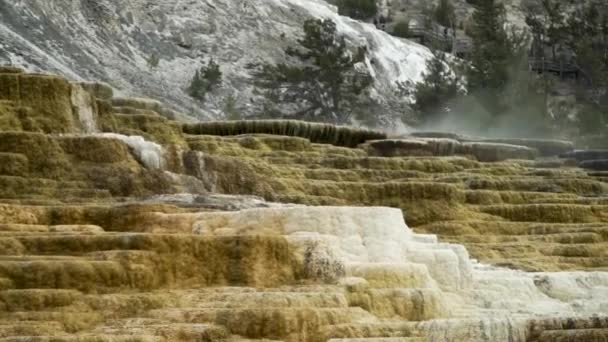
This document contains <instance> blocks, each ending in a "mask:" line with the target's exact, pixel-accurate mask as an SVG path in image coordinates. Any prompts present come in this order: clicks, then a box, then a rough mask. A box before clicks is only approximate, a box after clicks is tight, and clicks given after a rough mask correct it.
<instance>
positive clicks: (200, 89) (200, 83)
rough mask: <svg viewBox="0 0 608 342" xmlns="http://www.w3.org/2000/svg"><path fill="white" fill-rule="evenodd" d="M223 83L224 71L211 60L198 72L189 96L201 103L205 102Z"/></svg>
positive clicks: (189, 88) (189, 90)
mask: <svg viewBox="0 0 608 342" xmlns="http://www.w3.org/2000/svg"><path fill="white" fill-rule="evenodd" d="M221 83H222V71H221V70H220V66H219V64H217V63H216V62H215V61H214V60H213V59H210V60H209V62H208V63H207V65H204V66H202V67H201V68H200V69H199V70H197V71H196V73H195V74H194V77H192V81H191V82H190V86H189V87H188V94H189V95H190V96H191V97H193V98H195V99H197V100H200V101H205V97H206V96H207V93H209V92H211V91H212V90H213V89H215V88H216V87H217V86H219V85H220V84H221Z"/></svg>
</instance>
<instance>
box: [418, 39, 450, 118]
mask: <svg viewBox="0 0 608 342" xmlns="http://www.w3.org/2000/svg"><path fill="white" fill-rule="evenodd" d="M433 54H434V56H433V58H432V59H430V60H428V61H427V63H426V70H427V71H426V72H425V73H424V76H423V81H422V82H420V83H418V84H416V87H415V89H414V99H415V103H414V105H413V108H414V109H415V110H416V111H417V113H418V114H419V115H420V116H421V117H422V120H423V121H429V120H432V119H435V118H436V117H437V116H438V115H440V114H442V113H446V112H447V111H449V109H448V107H449V102H450V101H451V100H453V99H454V98H455V97H457V96H458V95H461V92H460V91H459V86H458V78H457V76H456V75H455V74H454V73H453V71H452V70H451V68H450V63H449V61H448V58H447V54H446V53H445V52H443V51H440V50H435V51H434V53H433ZM454 69H455V68H454Z"/></svg>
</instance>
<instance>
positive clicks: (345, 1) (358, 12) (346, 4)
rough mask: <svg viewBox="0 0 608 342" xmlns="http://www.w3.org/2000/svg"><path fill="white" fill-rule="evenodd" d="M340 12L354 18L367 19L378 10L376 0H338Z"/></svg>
mask: <svg viewBox="0 0 608 342" xmlns="http://www.w3.org/2000/svg"><path fill="white" fill-rule="evenodd" d="M336 4H337V6H338V13H339V14H340V15H345V16H348V17H351V18H353V19H359V20H365V19H369V18H371V17H373V16H375V15H376V14H377V12H378V4H377V3H376V0H338V1H337V3H336Z"/></svg>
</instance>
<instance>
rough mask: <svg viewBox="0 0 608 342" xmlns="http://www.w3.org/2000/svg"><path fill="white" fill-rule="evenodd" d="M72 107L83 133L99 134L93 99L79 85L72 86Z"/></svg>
mask: <svg viewBox="0 0 608 342" xmlns="http://www.w3.org/2000/svg"><path fill="white" fill-rule="evenodd" d="M71 100H72V106H73V107H74V110H75V111H76V112H77V114H78V118H79V120H80V125H81V126H82V130H83V131H84V133H87V134H92V133H97V132H99V129H98V127H97V120H96V117H95V116H96V114H95V113H96V111H95V109H94V103H95V99H94V98H93V97H92V96H91V94H90V93H89V92H88V91H86V90H85V89H84V88H83V87H82V86H81V85H80V84H72V98H71Z"/></svg>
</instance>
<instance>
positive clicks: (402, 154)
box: [0, 68, 608, 342]
mask: <svg viewBox="0 0 608 342" xmlns="http://www.w3.org/2000/svg"><path fill="white" fill-rule="evenodd" d="M177 116H179V114H178V113H173V112H171V111H167V110H166V109H164V107H163V105H162V104H160V103H158V102H155V101H151V100H143V99H117V98H114V97H113V95H112V90H111V89H110V88H108V87H106V86H104V85H101V84H83V83H71V82H69V81H67V80H65V79H62V78H59V77H55V76H48V75H32V74H25V73H23V72H21V71H20V70H18V69H14V68H0V185H1V186H0V341H201V340H202V341H254V340H260V341H261V340H265V341H269V340H283V341H334V342H339V341H391V342H397V341H602V340H606V339H607V338H608V272H606V268H607V265H608V255H607V254H606V253H607V252H606V251H607V250H608V249H607V248H606V247H607V239H608V234H607V232H608V200H607V197H606V193H607V191H608V184H607V180H608V175H607V174H605V172H601V171H593V170H585V169H581V168H578V167H577V164H576V160H569V159H560V158H557V156H556V155H554V154H557V153H555V151H556V149H559V150H560V151H557V152H559V153H562V152H567V151H561V150H562V149H566V150H569V149H571V148H574V146H571V145H569V144H568V143H563V142H543V143H542V144H541V145H539V144H540V142H537V141H536V142H531V141H493V142H488V141H460V140H458V139H454V137H439V138H437V137H435V138H432V139H431V138H428V137H403V138H400V139H392V140H386V139H384V136H383V135H382V134H378V133H375V132H369V131H364V130H356V129H348V128H337V127H333V126H323V125H308V124H303V123H296V122H280V121H273V122H249V123H235V122H224V123H208V124H205V123H201V124H197V125H182V124H180V123H178V122H176V121H173V119H174V118H175V117H177ZM249 132H255V133H256V134H248V133H249ZM194 133H197V134H194ZM200 133H205V134H200ZM272 133H275V134H272ZM235 134H239V135H235ZM278 134H287V135H278ZM369 139H379V140H376V141H370V140H369ZM366 140H367V141H366ZM311 141H314V143H313V142H311ZM361 142H362V144H360V143H361ZM355 145H356V146H355ZM548 151H551V152H548ZM513 158H518V159H513ZM406 222H407V223H408V224H409V225H410V227H412V228H410V227H408V226H407V225H406ZM478 261H479V262H478ZM480 262H481V263H480Z"/></svg>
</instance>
